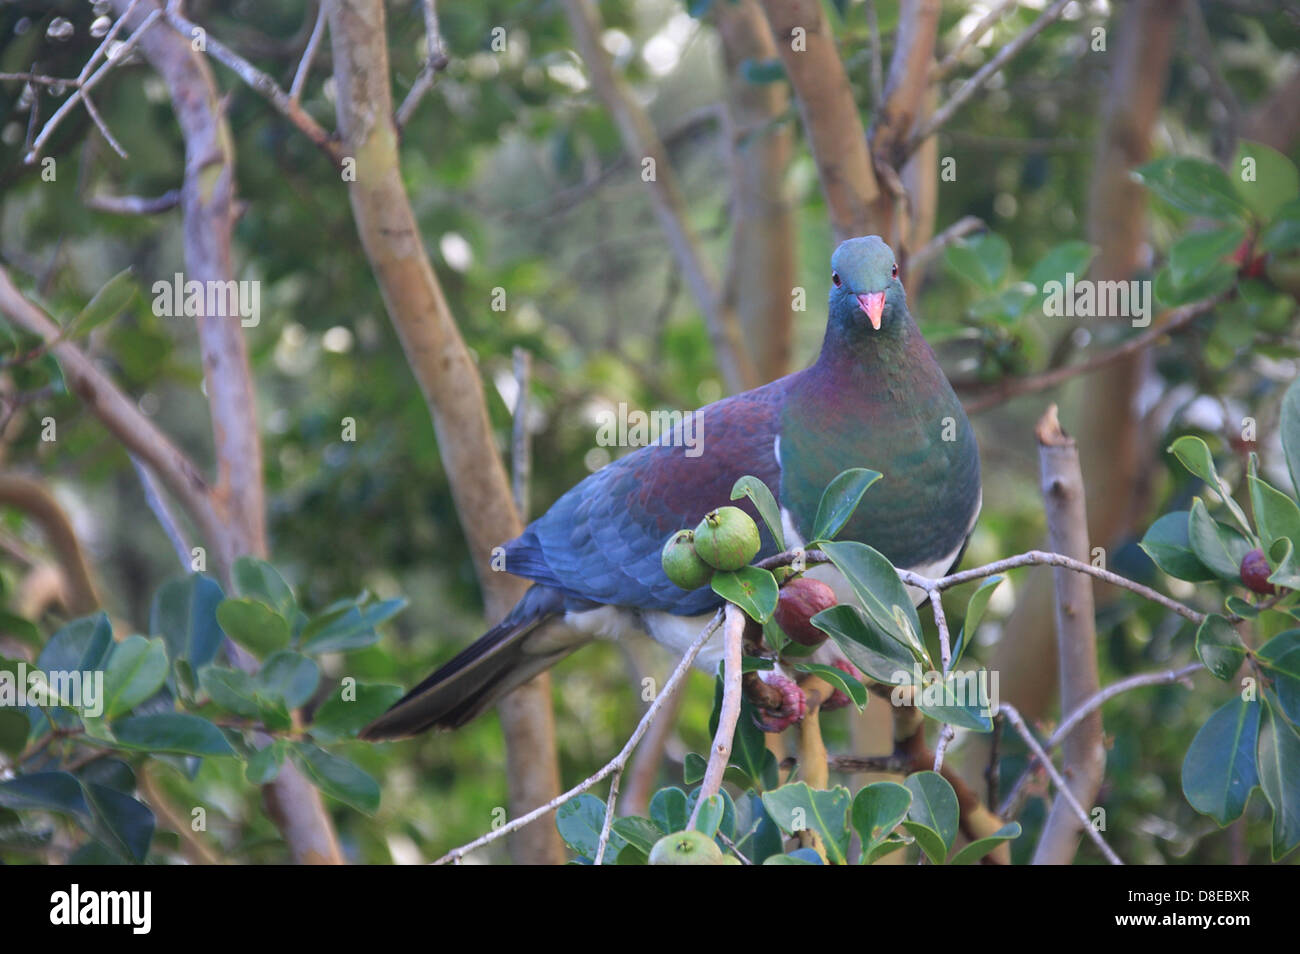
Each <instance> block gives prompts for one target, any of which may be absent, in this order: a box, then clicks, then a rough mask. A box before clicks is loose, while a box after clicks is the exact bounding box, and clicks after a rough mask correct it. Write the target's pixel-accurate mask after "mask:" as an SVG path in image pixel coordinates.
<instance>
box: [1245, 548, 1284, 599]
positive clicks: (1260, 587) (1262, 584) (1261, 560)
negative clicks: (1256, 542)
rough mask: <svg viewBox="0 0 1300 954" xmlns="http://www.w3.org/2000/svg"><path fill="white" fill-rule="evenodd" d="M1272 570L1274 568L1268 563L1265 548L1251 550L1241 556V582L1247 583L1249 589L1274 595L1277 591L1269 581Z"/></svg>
mask: <svg viewBox="0 0 1300 954" xmlns="http://www.w3.org/2000/svg"><path fill="white" fill-rule="evenodd" d="M1272 572H1273V569H1272V568H1271V567H1270V566H1269V565H1268V558H1267V557H1265V556H1264V551H1263V550H1259V549H1255V550H1251V551H1250V552H1249V553H1247V554H1246V555H1245V556H1244V557H1242V558H1241V582H1242V583H1244V584H1246V589H1248V590H1253V591H1255V592H1256V593H1264V594H1266V595H1268V596H1272V595H1273V594H1274V593H1276V592H1277V590H1276V589H1274V587H1273V584H1272V583H1270V582H1269V581H1268V578H1269V575H1270V574H1271V573H1272Z"/></svg>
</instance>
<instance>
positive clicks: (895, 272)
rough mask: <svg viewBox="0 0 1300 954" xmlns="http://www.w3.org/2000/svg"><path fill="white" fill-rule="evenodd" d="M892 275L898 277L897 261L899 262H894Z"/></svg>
mask: <svg viewBox="0 0 1300 954" xmlns="http://www.w3.org/2000/svg"><path fill="white" fill-rule="evenodd" d="M892 277H894V278H897V277H898V263H897V262H895V263H894V274H893V276H892Z"/></svg>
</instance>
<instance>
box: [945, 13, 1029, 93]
mask: <svg viewBox="0 0 1300 954" xmlns="http://www.w3.org/2000/svg"><path fill="white" fill-rule="evenodd" d="M1015 4H1016V0H1002V2H1001V3H998V4H996V5H994V6H993V7H991V8H990V9H989V12H988V13H986V14H984V16H983V17H981V18H980V21H979V22H978V23H976V24H975V26H974V27H972V28H971V31H970V32H969V33H967V34H966V35H965V36H964V37H962V38H961V39H960V40H958V41H957V43H956V45H955V46H954V47H953V48H952V50H951V51H950V52H949V53H948V55H947V56H945V57H944V58H943V61H942V62H941V63H937V64H935V66H934V68H933V69H932V70H930V82H931V83H939V82H942V81H943V79H944V77H946V76H947V75H948V74H949V73H951V72H952V71H953V70H955V69H956V68H957V67H958V66H959V65H960V64H961V57H962V54H963V53H965V52H966V51H967V50H968V49H970V47H971V44H972V43H978V42H979V40H980V37H982V36H983V35H984V34H985V33H987V32H988V31H989V29H990V28H992V26H993V25H994V24H995V23H997V22H998V21H999V20H1001V19H1002V17H1003V16H1005V15H1006V12H1007V10H1009V9H1010V8H1011V7H1013V6H1015Z"/></svg>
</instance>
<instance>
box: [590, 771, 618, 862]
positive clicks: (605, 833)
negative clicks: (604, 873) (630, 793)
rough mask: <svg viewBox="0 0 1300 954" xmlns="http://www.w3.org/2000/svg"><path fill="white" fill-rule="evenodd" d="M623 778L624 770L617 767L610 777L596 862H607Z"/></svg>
mask: <svg viewBox="0 0 1300 954" xmlns="http://www.w3.org/2000/svg"><path fill="white" fill-rule="evenodd" d="M622 778H623V770H622V769H621V768H618V769H615V770H614V773H613V774H612V775H611V776H610V777H609V798H607V799H605V820H604V821H603V822H601V825H600V843H599V844H598V845H597V846H596V864H597V865H603V864H604V863H605V849H606V848H607V847H609V833H610V830H611V829H612V828H613V827H614V809H615V808H616V807H617V806H618V783H619V781H620V780H621V779H622Z"/></svg>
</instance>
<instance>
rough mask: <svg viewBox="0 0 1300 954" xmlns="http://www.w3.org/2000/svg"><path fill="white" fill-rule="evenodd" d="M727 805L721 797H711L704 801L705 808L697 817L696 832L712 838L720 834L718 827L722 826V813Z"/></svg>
mask: <svg viewBox="0 0 1300 954" xmlns="http://www.w3.org/2000/svg"><path fill="white" fill-rule="evenodd" d="M724 808H725V804H724V803H723V801H722V796H721V795H710V796H709V797H708V798H706V799H705V800H704V806H703V807H702V808H701V809H700V813H699V814H698V815H696V816H695V830H696V831H699V832H703V833H704V834H706V835H708V836H709V837H710V838H713V837H714V836H715V835H717V833H718V826H719V825H720V824H722V813H723V810H724Z"/></svg>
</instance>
